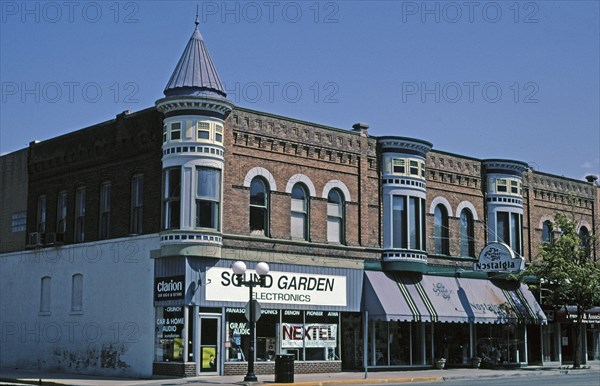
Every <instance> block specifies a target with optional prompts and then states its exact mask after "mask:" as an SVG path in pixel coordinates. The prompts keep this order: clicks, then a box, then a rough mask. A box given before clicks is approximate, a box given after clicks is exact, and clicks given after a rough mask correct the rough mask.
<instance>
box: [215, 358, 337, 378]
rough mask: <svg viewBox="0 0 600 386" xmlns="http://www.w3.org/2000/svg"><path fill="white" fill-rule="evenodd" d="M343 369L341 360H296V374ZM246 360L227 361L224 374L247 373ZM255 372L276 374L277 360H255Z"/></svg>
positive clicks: (330, 371) (331, 371)
mask: <svg viewBox="0 0 600 386" xmlns="http://www.w3.org/2000/svg"><path fill="white" fill-rule="evenodd" d="M341 371H342V362H341V361H295V362H294V374H314V373H339V372H341ZM247 372H248V364H247V363H246V362H226V363H225V364H224V367H223V375H246V374H247ZM254 373H255V374H257V375H265V374H274V373H275V362H255V363H254Z"/></svg>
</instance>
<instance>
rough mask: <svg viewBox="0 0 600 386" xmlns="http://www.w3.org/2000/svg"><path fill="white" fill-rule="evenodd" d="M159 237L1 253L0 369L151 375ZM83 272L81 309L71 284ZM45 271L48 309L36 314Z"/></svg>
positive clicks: (154, 235)
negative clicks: (75, 303)
mask: <svg viewBox="0 0 600 386" xmlns="http://www.w3.org/2000/svg"><path fill="white" fill-rule="evenodd" d="M159 247H160V246H159V237H158V235H157V234H153V235H145V236H136V237H129V238H122V239H114V240H107V241H99V242H91V243H84V244H77V245H68V246H63V247H60V248H44V249H37V250H32V251H23V252H15V253H9V254H3V255H0V367H2V368H9V369H27V370H40V371H56V372H66V373H81V374H97V375H103V376H130V377H150V376H151V375H152V361H153V350H154V348H153V347H154V307H153V282H154V262H153V260H152V259H151V258H150V251H151V250H155V249H159ZM77 273H78V274H83V311H82V312H79V313H77V312H71V283H72V276H73V275H74V274H77ZM44 276H50V277H51V278H52V279H51V303H50V314H49V315H44V314H42V313H40V295H41V278H42V277H44Z"/></svg>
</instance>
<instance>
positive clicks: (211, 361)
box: [198, 315, 220, 375]
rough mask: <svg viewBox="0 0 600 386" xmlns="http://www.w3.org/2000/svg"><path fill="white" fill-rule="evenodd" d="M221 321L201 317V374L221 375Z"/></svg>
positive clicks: (209, 317)
mask: <svg viewBox="0 0 600 386" xmlns="http://www.w3.org/2000/svg"><path fill="white" fill-rule="evenodd" d="M219 324H220V321H219V317H217V316H203V315H200V326H199V329H200V331H199V334H198V335H199V336H200V358H199V359H200V363H199V364H198V368H199V369H200V371H199V373H201V374H203V375H207V374H211V373H212V374H218V373H219V344H220V334H219V332H220V326H219Z"/></svg>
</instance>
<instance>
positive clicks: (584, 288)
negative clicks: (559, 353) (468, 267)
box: [527, 213, 600, 368]
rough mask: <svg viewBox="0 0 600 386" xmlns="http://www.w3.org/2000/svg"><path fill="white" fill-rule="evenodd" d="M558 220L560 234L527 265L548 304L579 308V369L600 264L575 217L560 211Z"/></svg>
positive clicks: (598, 291) (598, 294)
mask: <svg viewBox="0 0 600 386" xmlns="http://www.w3.org/2000/svg"><path fill="white" fill-rule="evenodd" d="M555 220H556V222H555V229H558V230H559V231H560V237H557V238H555V239H554V240H552V241H551V242H549V243H544V244H543V245H542V246H541V252H540V257H541V259H539V260H536V261H535V262H533V263H532V264H531V265H530V266H529V267H528V269H527V274H533V275H535V276H536V277H537V278H539V279H540V282H541V286H542V287H543V289H544V292H543V302H544V303H545V304H550V305H552V306H554V307H555V308H557V309H558V308H562V307H566V306H573V307H576V309H577V314H576V319H575V321H574V325H573V327H574V331H573V337H574V358H573V368H579V367H581V332H582V329H583V315H584V311H585V310H586V309H589V308H592V307H594V306H597V305H600V265H598V264H597V263H596V262H594V260H593V258H591V257H590V245H592V239H593V235H591V236H590V237H589V238H588V240H585V241H584V242H582V240H581V239H580V238H579V235H578V234H577V224H576V222H575V221H574V219H571V218H569V217H568V216H567V215H565V214H562V213H560V214H557V215H556V217H555ZM556 227H557V228H556Z"/></svg>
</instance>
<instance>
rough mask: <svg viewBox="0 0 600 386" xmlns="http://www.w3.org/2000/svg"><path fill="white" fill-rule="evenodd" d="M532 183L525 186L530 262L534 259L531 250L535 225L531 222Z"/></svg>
mask: <svg viewBox="0 0 600 386" xmlns="http://www.w3.org/2000/svg"><path fill="white" fill-rule="evenodd" d="M530 185H531V183H530V184H529V185H528V186H527V187H526V188H525V190H526V191H527V249H528V250H529V253H528V255H529V262H530V263H531V261H532V260H533V253H532V252H531V245H532V243H531V227H532V226H533V225H532V224H531V189H529V186H530Z"/></svg>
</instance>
